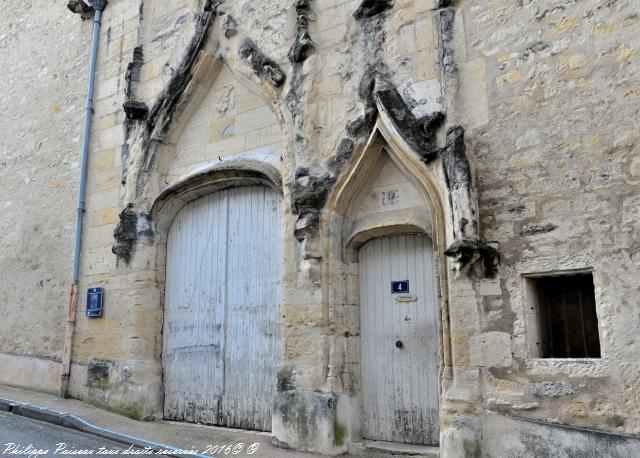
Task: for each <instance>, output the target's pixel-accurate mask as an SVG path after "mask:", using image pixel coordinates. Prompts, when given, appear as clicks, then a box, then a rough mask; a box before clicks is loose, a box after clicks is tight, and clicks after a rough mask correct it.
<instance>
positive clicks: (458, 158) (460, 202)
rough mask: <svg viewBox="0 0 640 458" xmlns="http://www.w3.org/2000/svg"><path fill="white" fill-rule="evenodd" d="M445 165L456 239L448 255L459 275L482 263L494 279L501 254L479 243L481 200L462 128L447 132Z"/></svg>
mask: <svg viewBox="0 0 640 458" xmlns="http://www.w3.org/2000/svg"><path fill="white" fill-rule="evenodd" d="M442 166H443V168H444V175H445V179H446V183H447V188H448V189H449V204H450V205H451V213H452V217H453V236H454V240H455V241H454V243H453V244H452V245H451V246H449V248H448V249H447V250H446V251H445V254H446V255H447V256H449V257H450V258H453V259H454V260H455V264H454V271H455V272H456V274H459V273H460V272H461V271H462V270H464V269H466V268H467V267H470V266H471V265H473V264H475V263H476V262H477V261H480V260H482V261H483V265H484V273H485V275H487V276H488V277H494V276H495V274H496V272H497V267H498V264H499V263H500V254H499V253H498V251H497V250H496V249H495V248H493V247H491V246H489V245H488V244H487V243H486V242H484V241H482V240H480V236H479V233H480V224H479V217H478V198H477V196H476V191H475V188H474V186H473V180H472V176H471V167H470V165H469V158H468V157H467V148H466V146H465V144H464V129H463V128H462V127H460V126H456V127H453V128H451V129H449V131H448V132H447V145H446V146H445V147H444V149H443V151H442Z"/></svg>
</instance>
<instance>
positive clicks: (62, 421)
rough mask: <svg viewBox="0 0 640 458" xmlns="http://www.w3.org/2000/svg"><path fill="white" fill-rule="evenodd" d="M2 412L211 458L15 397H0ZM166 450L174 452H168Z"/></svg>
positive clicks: (138, 444)
mask: <svg viewBox="0 0 640 458" xmlns="http://www.w3.org/2000/svg"><path fill="white" fill-rule="evenodd" d="M0 412H9V413H12V414H14V415H20V416H22V417H26V418H31V419H33V420H39V421H44V422H46V423H51V424H54V425H58V426H62V427H65V428H69V429H75V430H76V431H81V432H84V433H88V434H92V435H94V436H98V437H101V438H103V439H108V440H110V441H113V442H118V443H120V444H123V445H133V446H134V447H137V448H142V449H144V448H148V449H151V450H153V451H154V452H157V451H160V450H163V451H165V453H162V456H173V457H178V458H185V457H197V458H210V457H208V456H207V455H197V454H180V452H181V451H182V450H180V449H177V448H175V447H172V446H170V445H165V444H160V443H157V442H150V441H146V440H144V439H140V438H138V437H134V436H129V435H127V434H122V433H118V432H115V431H111V430H109V429H105V428H100V427H98V426H96V425H94V424H93V423H90V422H88V421H87V420H85V419H83V418H81V417H79V416H77V415H73V414H70V413H69V412H63V411H60V410H56V409H51V408H48V407H39V406H35V405H32V404H29V403H26V402H21V401H14V400H13V399H7V398H2V397H0ZM166 451H171V452H174V453H166Z"/></svg>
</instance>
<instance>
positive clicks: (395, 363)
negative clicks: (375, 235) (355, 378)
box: [359, 235, 439, 445]
mask: <svg viewBox="0 0 640 458" xmlns="http://www.w3.org/2000/svg"><path fill="white" fill-rule="evenodd" d="M359 262H360V290H361V293H360V298H361V304H360V309H361V344H362V350H361V351H362V392H363V407H364V435H365V438H367V439H374V440H385V441H398V442H410V443H426V444H430V445H436V444H437V443H438V440H439V431H438V418H437V412H438V393H439V391H438V367H437V365H438V359H437V355H438V340H437V339H438V336H437V316H438V315H437V307H436V294H435V291H434V286H435V279H434V278H433V276H434V269H433V262H434V257H433V246H432V243H431V240H430V239H429V238H427V237H424V236H420V235H403V236H396V237H384V238H380V239H374V240H371V241H369V242H368V243H366V244H365V245H364V246H363V247H362V248H361V249H360V261H359ZM401 280H409V286H410V293H409V295H406V296H405V297H404V298H401V299H400V300H396V297H395V295H392V294H391V281H401ZM413 296H415V297H413ZM405 318H409V321H406V320H405ZM397 340H400V341H402V342H403V344H404V346H403V348H402V349H397V348H396V347H395V342H396V341H397Z"/></svg>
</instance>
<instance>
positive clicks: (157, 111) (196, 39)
mask: <svg viewBox="0 0 640 458" xmlns="http://www.w3.org/2000/svg"><path fill="white" fill-rule="evenodd" d="M219 3H220V2H212V1H208V2H207V3H206V4H205V8H204V11H203V12H201V13H198V14H196V16H195V21H194V22H195V31H194V33H193V35H192V36H191V39H190V40H189V43H188V45H187V48H186V50H185V52H184V53H183V57H182V59H181V61H180V64H179V65H178V67H177V68H176V69H175V71H174V72H173V73H172V76H171V79H170V80H169V83H168V84H167V86H166V87H165V88H164V89H163V90H162V92H161V93H160V95H159V96H158V98H157V99H156V102H155V103H154V105H153V107H152V108H151V110H149V114H148V115H147V117H146V121H145V123H144V132H143V138H142V170H141V173H140V174H139V175H138V178H137V183H136V195H140V194H141V191H142V189H144V183H145V180H146V179H147V174H146V173H145V172H147V171H148V170H149V169H150V168H151V166H152V165H153V163H154V162H155V159H156V158H155V154H154V148H153V145H154V144H155V142H156V141H158V142H162V141H163V140H164V138H165V137H166V135H167V133H168V132H169V128H170V126H171V124H172V123H173V116H174V114H175V112H176V110H177V108H178V105H179V102H180V100H181V98H182V96H183V95H184V92H185V90H186V89H187V86H188V85H189V83H190V82H191V80H192V79H193V71H192V70H193V66H194V65H195V63H196V61H197V58H198V55H199V53H200V51H201V50H202V48H203V47H204V45H205V43H206V42H207V37H208V36H209V32H210V29H211V24H212V22H213V18H214V17H215V14H216V7H217V6H218V5H219ZM123 164H126V162H125V161H123ZM126 174H127V171H126V170H125V171H124V177H125V178H123V182H124V181H125V180H126Z"/></svg>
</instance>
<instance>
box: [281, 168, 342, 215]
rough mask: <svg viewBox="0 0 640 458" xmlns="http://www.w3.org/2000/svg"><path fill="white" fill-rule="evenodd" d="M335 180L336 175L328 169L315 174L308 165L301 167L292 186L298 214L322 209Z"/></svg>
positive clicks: (294, 207) (293, 206) (293, 202)
mask: <svg viewBox="0 0 640 458" xmlns="http://www.w3.org/2000/svg"><path fill="white" fill-rule="evenodd" d="M335 182H336V178H335V176H333V175H332V174H331V173H329V172H327V171H324V172H323V173H321V174H314V173H312V172H310V170H309V168H308V167H299V168H298V169H297V170H296V174H295V180H294V183H293V185H292V187H291V204H292V208H293V212H294V213H295V214H297V215H303V214H304V213H307V212H309V211H319V210H321V209H322V208H323V207H324V205H325V203H326V202H327V198H328V197H329V192H331V189H332V188H333V185H334V184H335Z"/></svg>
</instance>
